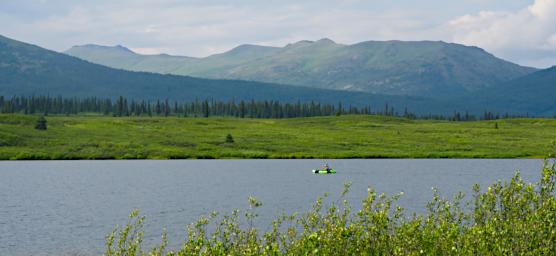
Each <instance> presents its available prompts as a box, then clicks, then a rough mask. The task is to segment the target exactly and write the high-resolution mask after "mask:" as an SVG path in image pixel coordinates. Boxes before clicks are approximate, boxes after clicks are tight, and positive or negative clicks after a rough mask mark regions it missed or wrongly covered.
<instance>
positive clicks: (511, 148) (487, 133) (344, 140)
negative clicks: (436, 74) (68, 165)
mask: <svg viewBox="0 0 556 256" xmlns="http://www.w3.org/2000/svg"><path fill="white" fill-rule="evenodd" d="M46 119H47V126H48V129H47V130H45V131H41V130H37V129H35V125H36V123H37V120H38V116H29V115H10V114H6V115H0V159H4V160H8V159H11V160H17V159H203V158H209V159H212V158H518V157H521V158H542V157H544V156H546V153H547V152H554V148H555V146H554V138H556V120H555V119H505V120H492V121H474V122H448V121H433V120H408V119H403V118H397V117H386V116H367V115H346V116H333V117H311V118H294V119H239V118H218V117H211V118H180V117H106V116H97V115H89V116H88V115H81V116H47V117H46ZM228 134H231V135H232V137H233V140H234V142H233V143H229V142H226V136H227V135H228Z"/></svg>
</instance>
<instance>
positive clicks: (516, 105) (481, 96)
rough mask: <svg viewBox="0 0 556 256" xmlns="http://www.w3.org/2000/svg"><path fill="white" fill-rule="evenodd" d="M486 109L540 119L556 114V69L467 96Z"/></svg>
mask: <svg viewBox="0 0 556 256" xmlns="http://www.w3.org/2000/svg"><path fill="white" fill-rule="evenodd" d="M465 101H468V102H469V101H471V102H476V103H475V104H476V105H479V106H483V107H484V108H485V109H487V108H488V109H493V110H497V111H500V112H516V111H519V112H520V113H521V114H530V115H538V116H554V115H555V114H556V66H554V67H552V68H548V69H544V70H540V71H537V72H535V73H533V74H530V75H527V76H524V77H520V78H518V79H515V80H512V81H509V82H506V83H503V84H500V85H498V86H495V87H492V88H489V89H486V90H483V91H480V92H477V93H475V94H473V95H470V96H468V97H465V98H464V99H463V100H461V102H465Z"/></svg>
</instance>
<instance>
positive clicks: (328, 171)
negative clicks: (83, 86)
mask: <svg viewBox="0 0 556 256" xmlns="http://www.w3.org/2000/svg"><path fill="white" fill-rule="evenodd" d="M313 173H315V174H334V173H336V170H334V169H323V170H313Z"/></svg>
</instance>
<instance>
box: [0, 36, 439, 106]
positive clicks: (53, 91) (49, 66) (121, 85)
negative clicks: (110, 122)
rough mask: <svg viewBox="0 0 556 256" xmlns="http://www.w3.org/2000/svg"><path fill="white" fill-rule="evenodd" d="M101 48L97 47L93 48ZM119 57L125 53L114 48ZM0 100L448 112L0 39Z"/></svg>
mask: <svg viewBox="0 0 556 256" xmlns="http://www.w3.org/2000/svg"><path fill="white" fill-rule="evenodd" d="M99 49H101V48H99ZM115 50H117V51H118V53H119V54H129V52H131V51H129V50H126V48H124V47H117V48H115ZM0 95H1V96H5V97H10V96H15V95H17V96H31V95H36V96H45V95H50V96H64V97H103V98H104V97H105V98H117V97H118V96H125V97H128V98H130V99H137V100H140V99H146V100H156V99H169V100H173V101H174V100H175V101H194V100H205V99H214V100H234V101H240V100H248V101H250V100H278V101H282V102H297V101H301V102H309V101H315V102H322V103H327V104H338V103H339V102H341V103H342V104H344V105H345V106H346V107H347V106H349V105H354V106H370V107H371V108H372V109H374V110H375V111H376V110H377V109H381V110H382V109H383V108H384V105H385V104H386V103H388V104H389V106H393V107H396V109H397V110H401V109H403V108H404V107H408V108H409V109H411V110H412V111H415V112H417V113H429V112H431V111H441V110H443V109H449V108H448V107H447V106H446V105H444V103H441V102H439V101H431V100H429V99H425V98H418V97H401V96H389V95H374V94H369V93H358V92H347V91H335V90H324V89H317V88H307V87H299V86H289V85H281V84H271V83H262V82H251V81H239V80H216V79H202V78H194V77H189V76H176V75H162V74H156V73H147V72H132V71H125V70H119V69H113V68H109V67H106V66H102V65H98V64H94V63H90V62H88V61H84V60H81V59H78V58H75V57H71V56H68V55H66V54H61V53H58V52H54V51H50V50H46V49H43V48H41V47H38V46H35V45H31V44H26V43H23V42H19V41H16V40H12V39H9V38H6V37H3V36H0Z"/></svg>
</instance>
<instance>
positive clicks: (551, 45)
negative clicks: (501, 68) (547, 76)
mask: <svg viewBox="0 0 556 256" xmlns="http://www.w3.org/2000/svg"><path fill="white" fill-rule="evenodd" d="M441 29H442V30H445V31H446V32H445V33H446V34H448V35H450V38H449V40H451V41H453V42H458V43H463V44H467V45H477V46H480V47H483V48H486V49H487V50H490V51H492V52H494V53H496V54H499V55H501V56H502V57H505V58H509V59H512V60H518V61H520V62H522V63H525V62H526V63H528V64H533V65H536V66H546V65H547V64H548V65H556V62H554V63H551V64H550V63H549V61H548V60H553V59H556V0H535V1H534V3H532V4H531V5H530V6H527V7H526V8H524V9H521V10H519V11H517V12H492V11H482V12H479V13H478V14H475V15H464V16H461V17H458V18H456V19H453V20H451V21H450V22H448V23H447V24H446V25H444V26H443V27H442V28H441ZM539 55H543V57H542V59H541V56H539ZM536 58H539V63H538V64H535V62H534V59H536ZM541 62H542V63H541Z"/></svg>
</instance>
